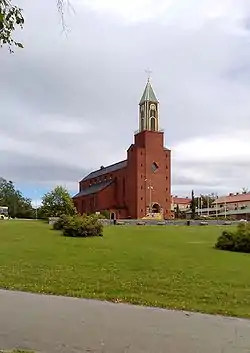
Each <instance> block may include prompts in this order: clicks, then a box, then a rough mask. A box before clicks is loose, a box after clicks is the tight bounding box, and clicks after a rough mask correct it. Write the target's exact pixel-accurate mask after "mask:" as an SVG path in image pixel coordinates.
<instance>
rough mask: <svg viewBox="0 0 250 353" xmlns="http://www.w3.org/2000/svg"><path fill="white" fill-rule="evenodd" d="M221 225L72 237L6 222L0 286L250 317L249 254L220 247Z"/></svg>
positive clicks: (0, 235)
mask: <svg viewBox="0 0 250 353" xmlns="http://www.w3.org/2000/svg"><path fill="white" fill-rule="evenodd" d="M220 233H221V228H220V227H216V226H215V227H212V226H211V227H210V226H208V227H178V226H176V227H175V226H168V227H164V226H158V227H157V226H152V227H143V226H142V227H123V226H116V227H108V228H105V232H104V237H103V238H100V237H97V238H88V239H74V238H67V237H63V236H61V235H60V233H59V232H56V231H53V230H51V228H50V227H49V226H48V225H47V224H44V223H40V222H35V221H28V222H25V221H2V222H0V287H1V288H6V289H15V290H23V291H30V292H38V293H50V294H57V295H67V296H76V297H85V298H99V299H107V300H111V301H116V302H120V301H121V302H130V303H136V304H142V305H150V306H158V307H167V308H174V309H184V310H194V311H201V312H207V313H219V314H225V315H233V316H240V317H250V256H249V255H247V254H239V253H231V252H223V251H219V250H215V249H214V244H215V241H216V239H217V237H218V235H219V234H220Z"/></svg>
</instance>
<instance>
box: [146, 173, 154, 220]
mask: <svg viewBox="0 0 250 353" xmlns="http://www.w3.org/2000/svg"><path fill="white" fill-rule="evenodd" d="M147 181H148V184H149V185H148V187H147V188H148V190H149V213H150V215H151V214H152V191H153V189H154V188H153V186H152V181H151V179H149V180H148V179H145V182H147Z"/></svg>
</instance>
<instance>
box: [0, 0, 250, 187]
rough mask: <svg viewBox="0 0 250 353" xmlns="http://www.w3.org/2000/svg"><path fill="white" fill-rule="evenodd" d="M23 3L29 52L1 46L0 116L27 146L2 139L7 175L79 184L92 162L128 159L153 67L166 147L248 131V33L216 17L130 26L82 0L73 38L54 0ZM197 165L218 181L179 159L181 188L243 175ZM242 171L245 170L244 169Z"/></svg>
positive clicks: (4, 127)
mask: <svg viewBox="0 0 250 353" xmlns="http://www.w3.org/2000/svg"><path fill="white" fill-rule="evenodd" d="M19 2H20V6H22V7H23V8H24V10H25V14H26V26H25V29H24V31H23V32H21V33H17V35H18V36H19V35H20V36H21V38H22V39H23V41H24V44H25V49H24V50H22V51H20V50H17V51H16V53H15V54H14V55H12V56H9V54H7V53H3V52H1V53H0V54H1V66H0V75H1V87H0V100H1V113H0V123H1V133H2V134H3V135H5V136H9V137H12V138H13V139H14V140H15V141H16V142H17V143H19V142H20V143H24V142H25V143H26V145H27V146H26V147H25V148H27V149H28V151H27V149H25V148H23V149H22V151H19V150H18V149H17V150H16V151H14V147H13V149H12V151H11V152H10V153H11V155H8V157H6V151H4V152H3V150H4V146H1V141H0V160H1V161H2V160H3V158H5V163H4V164H3V165H4V167H2V171H1V173H3V176H6V177H9V178H13V179H15V180H20V181H22V180H24V179H25V180H27V181H30V182H37V183H41V182H43V181H44V180H46V181H47V183H48V184H49V183H53V181H55V180H62V179H63V180H65V182H76V181H77V180H79V179H80V178H81V177H82V176H83V175H84V174H85V172H86V171H88V170H90V169H91V168H95V167H97V168H98V167H99V165H101V164H105V165H106V164H108V163H112V162H115V161H116V159H123V158H124V156H125V155H126V149H127V148H128V147H129V145H130V143H131V142H132V139H133V133H134V131H135V130H136V129H137V126H138V116H137V115H138V106H137V104H138V101H139V98H140V94H141V93H142V90H143V88H144V87H143V85H144V82H145V74H144V72H143V70H144V68H146V67H148V66H150V67H151V68H152V69H153V71H154V73H153V86H154V88H155V91H156V94H157V96H158V98H159V100H160V102H161V116H160V119H161V121H160V124H161V126H162V127H163V128H164V129H165V139H166V145H167V146H168V147H171V146H172V145H174V144H176V143H177V142H178V141H181V140H183V139H185V138H190V137H193V136H197V135H201V136H202V135H209V134H211V133H213V132H218V131H225V130H226V129H231V130H232V129H235V128H237V127H238V126H239V125H243V126H245V128H250V121H249V118H248V117H249V114H250V103H249V87H248V86H249V83H248V82H245V81H244V83H242V81H241V80H240V79H239V74H237V75H234V79H232V77H231V76H232V75H231V76H230V72H231V73H233V72H237V70H238V71H239V69H238V68H242V67H243V68H248V62H249V59H250V49H249V47H248V45H247V43H248V40H249V38H248V37H247V36H246V37H245V38H243V37H240V38H239V37H238V36H234V35H231V34H228V33H226V32H225V31H223V30H221V29H220V26H219V24H218V23H216V22H214V21H211V22H208V23H206V24H204V26H203V27H201V28H200V29H198V30H195V31H194V30H192V31H186V30H185V29H183V28H181V26H180V27H178V26H163V25H160V24H159V23H157V22H156V21H155V22H154V21H151V22H150V23H149V22H148V23H140V24H134V25H131V24H130V25H128V24H124V23H120V22H119V20H114V18H113V19H111V18H109V17H108V16H104V15H103V16H101V15H98V14H96V13H94V12H90V11H88V10H87V9H84V10H83V9H81V8H80V7H77V6H76V8H75V10H76V15H68V16H67V21H68V26H69V28H70V31H69V33H68V35H67V36H65V35H64V34H61V33H60V32H61V27H60V23H59V17H58V14H57V12H56V6H55V3H54V2H53V1H48V0H40V1H36V2H30V1H28V0H22V1H21V0H20V1H19ZM235 70H236V71H235ZM51 119H52V120H57V123H58V124H60V122H61V123H65V122H67V123H69V124H70V123H75V124H78V125H79V127H80V126H83V125H84V124H86V123H88V124H89V126H91V129H89V131H86V132H82V131H80V130H79V132H78V133H77V132H74V133H64V132H59V131H56V130H53V131H52V130H49V129H46V126H48V125H49V123H50V120H51ZM1 151H2V152H1ZM28 152H29V153H28ZM31 152H33V156H32V155H31ZM56 155H58V161H57V162H56V158H54V156H56ZM51 156H53V159H52V157H51ZM233 163H234V166H235V168H236V166H237V161H233ZM197 167H198V168H204V169H207V170H208V175H209V173H210V171H211V170H212V171H213V175H214V178H215V180H216V181H215V182H213V181H211V180H209V179H208V180H206V181H204V183H203V182H202V181H200V182H199V181H197V180H196V179H195V178H194V179H193V181H192V178H190V177H185V175H184V176H183V173H179V171H181V170H182V169H183V170H184V169H185V168H186V165H185V162H182V163H179V164H178V163H176V164H175V163H174V164H173V183H174V188H175V189H178V188H182V186H183V185H186V186H187V187H189V185H190V186H192V185H193V186H195V185H198V186H199V187H204V188H205V187H206V186H205V184H206V185H207V186H211V187H213V186H214V184H216V182H217V181H218V180H220V181H221V180H223V178H226V177H227V175H228V174H229V173H231V177H230V180H231V181H230V182H232V183H234V182H235V180H236V182H237V180H239V177H238V175H232V174H233V173H234V170H233V171H232V168H231V169H230V166H229V167H228V168H229V169H227V168H226V167H225V166H223V165H217V166H208V165H206V164H205V163H204V164H199V165H198V166H197V165H196V164H195V163H190V162H189V168H190V169H192V168H193V169H194V170H195V168H197ZM24 170H26V171H27V172H24ZM241 170H242V173H245V172H243V170H245V167H244V166H242V168H241ZM239 182H241V181H239ZM202 185H203V186H202ZM215 186H216V185H215Z"/></svg>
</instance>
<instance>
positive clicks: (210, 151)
mask: <svg viewBox="0 0 250 353" xmlns="http://www.w3.org/2000/svg"><path fill="white" fill-rule="evenodd" d="M249 136H250V129H247V130H239V131H231V132H229V133H227V134H216V133H215V134H214V135H209V136H201V137H196V138H192V139H189V140H187V141H185V140H184V141H182V142H180V143H179V144H177V145H174V146H173V147H172V149H173V159H174V160H176V161H178V163H181V162H185V163H192V162H201V163H204V162H205V163H211V162H214V163H224V162H226V163H227V162H231V163H235V162H239V163H240V162H243V163H245V162H247V163H249V164H250V139H249Z"/></svg>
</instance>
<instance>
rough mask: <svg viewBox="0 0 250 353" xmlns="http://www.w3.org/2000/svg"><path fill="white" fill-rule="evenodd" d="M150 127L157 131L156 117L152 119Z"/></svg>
mask: <svg viewBox="0 0 250 353" xmlns="http://www.w3.org/2000/svg"><path fill="white" fill-rule="evenodd" d="M150 127H151V130H152V131H156V121H155V118H151V119H150Z"/></svg>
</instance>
